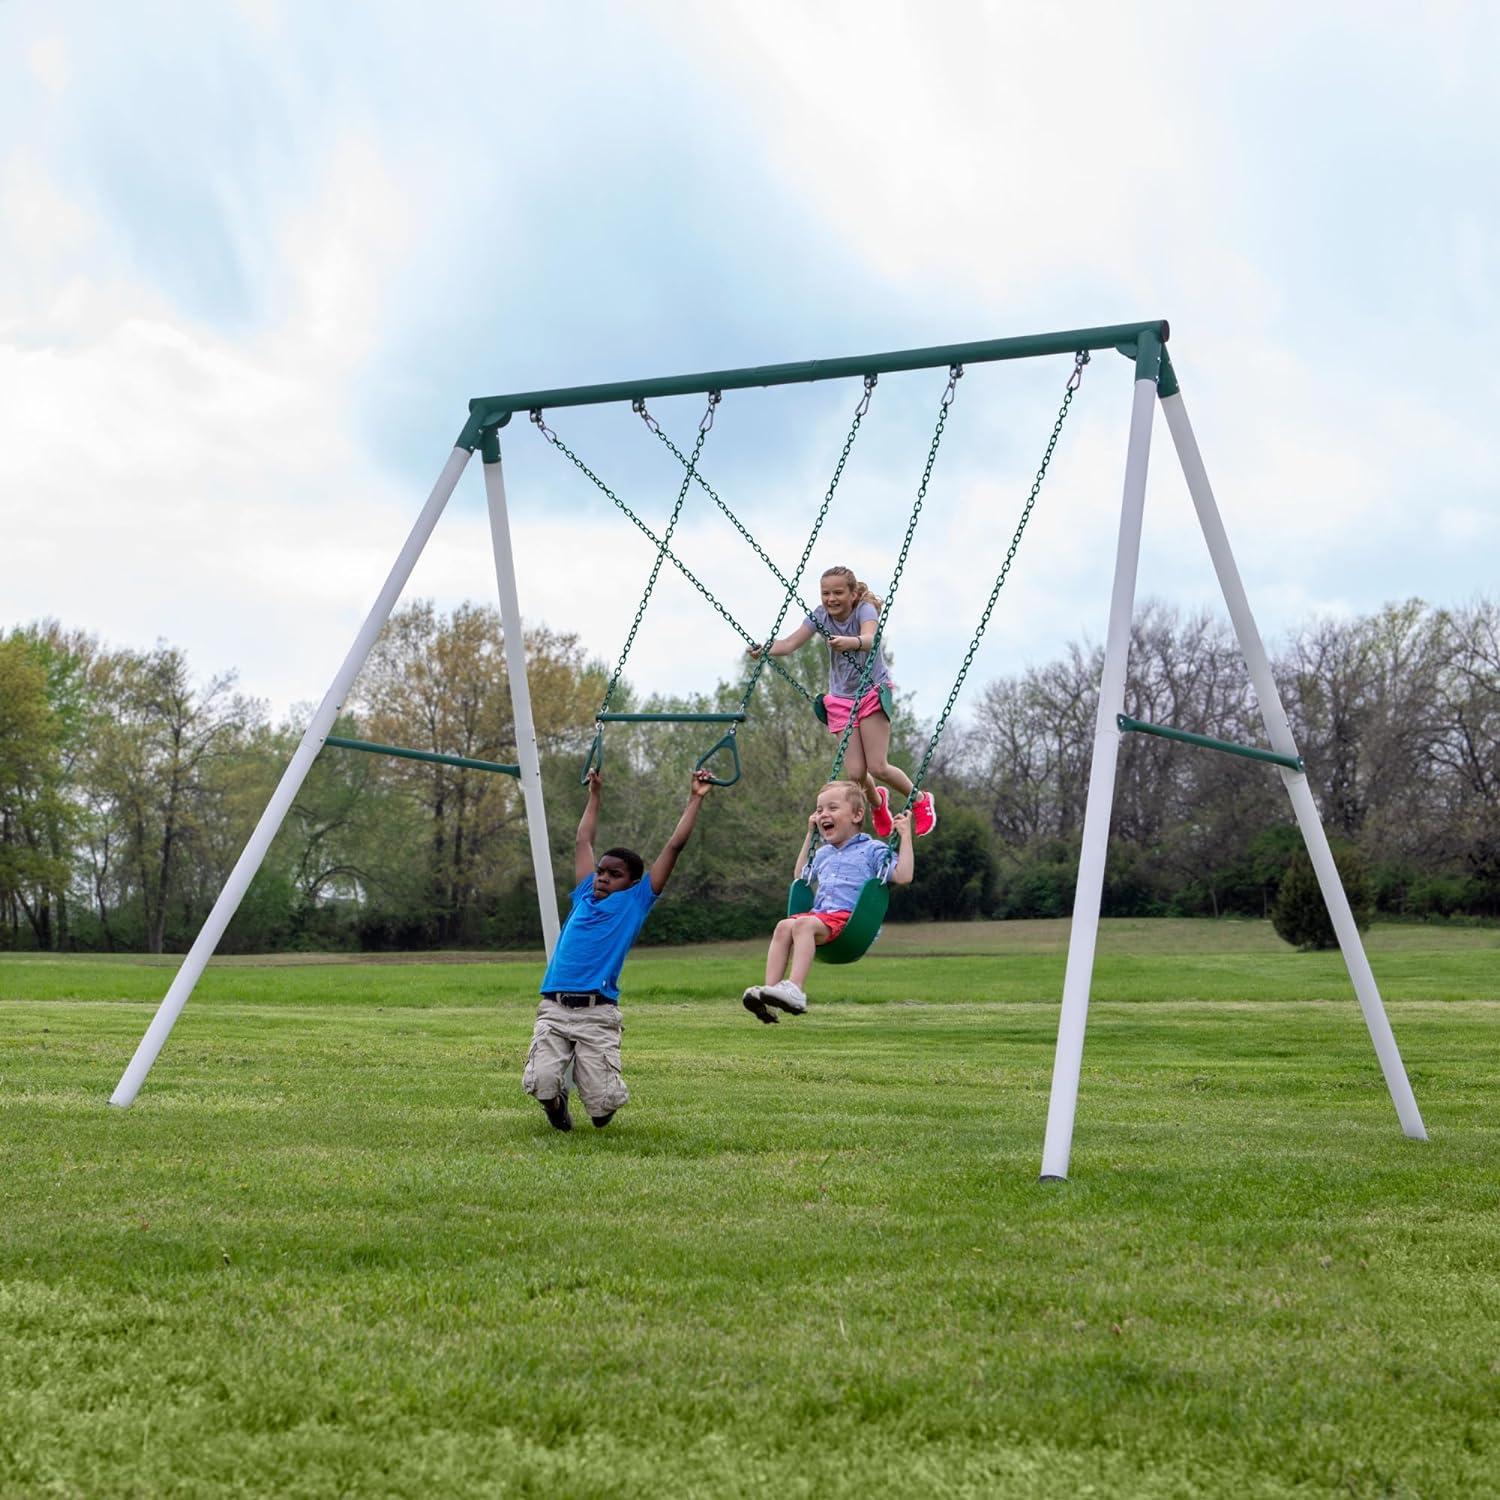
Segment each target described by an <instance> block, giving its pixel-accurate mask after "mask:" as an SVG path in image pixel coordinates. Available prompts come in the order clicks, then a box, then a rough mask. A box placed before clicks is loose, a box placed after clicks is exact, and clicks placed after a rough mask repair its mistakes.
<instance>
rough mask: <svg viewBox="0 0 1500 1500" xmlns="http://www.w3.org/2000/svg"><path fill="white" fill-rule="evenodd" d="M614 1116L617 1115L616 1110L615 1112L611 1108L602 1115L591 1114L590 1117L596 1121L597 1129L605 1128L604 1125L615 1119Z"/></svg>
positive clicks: (595, 1127)
mask: <svg viewBox="0 0 1500 1500" xmlns="http://www.w3.org/2000/svg"><path fill="white" fill-rule="evenodd" d="M614 1117H615V1112H614V1110H612V1109H611V1110H607V1111H606V1112H605V1113H604V1114H602V1115H590V1116H589V1119H591V1120H592V1121H593V1122H594V1129H595V1130H603V1129H604V1127H605V1126H606V1125H608V1124H609V1122H610V1121H611V1120H613V1119H614Z"/></svg>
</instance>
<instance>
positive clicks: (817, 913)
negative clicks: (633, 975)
mask: <svg viewBox="0 0 1500 1500" xmlns="http://www.w3.org/2000/svg"><path fill="white" fill-rule="evenodd" d="M866 806H867V804H866V802H865V794H864V792H863V790H862V789H861V788H860V786H859V785H858V783H857V782H853V781H830V782H829V783H828V785H827V786H825V787H824V788H823V790H822V791H821V792H819V793H818V801H817V805H816V806H815V807H814V809H813V813H812V816H811V817H810V818H808V820H807V837H806V838H805V839H803V840H802V848H801V849H800V850H799V851H798V854H797V863H796V866H795V868H794V873H795V876H796V878H797V879H800V880H807V881H810V882H812V883H813V884H814V885H815V886H816V887H817V891H816V894H815V895H814V897H813V905H812V910H811V911H805V912H799V913H798V914H797V915H796V916H795V917H783V918H782V919H781V921H779V922H778V923H777V924H776V930H775V932H773V933H772V934H771V946H770V949H769V950H768V952H767V953H766V982H765V983H764V984H753V985H751V986H750V988H749V989H748V990H746V991H745V995H744V1003H745V1009H746V1010H748V1011H749V1012H750V1014H751V1015H753V1016H755V1017H756V1018H757V1019H759V1020H761V1021H764V1022H765V1023H766V1025H768V1026H774V1025H775V1024H776V1017H775V1016H774V1015H772V1014H771V1011H772V1007H774V1008H775V1009H776V1010H784V1011H786V1012H788V1013H789V1014H790V1015H794V1016H800V1015H804V1014H805V1013H806V1011H807V994H806V992H805V991H804V990H803V988H802V985H803V983H804V982H805V981H806V979H807V975H808V971H809V970H810V969H811V968H812V962H813V952H814V950H815V949H817V948H818V947H820V946H821V945H822V944H823V943H831V942H832V941H833V939H834V938H836V937H837V936H838V935H839V933H840V932H842V931H843V930H844V925H845V924H846V923H847V922H848V920H849V918H850V916H851V915H852V914H853V911H854V903H855V902H856V901H858V900H859V892H860V888H861V887H862V886H863V885H864V883H865V881H867V880H883V881H886V882H887V883H889V884H892V885H906V884H907V883H908V882H909V881H910V880H911V877H912V873H913V870H914V867H915V865H914V856H913V853H912V836H911V818H912V815H911V813H910V812H904V813H900V814H898V815H897V816H896V818H895V820H894V826H895V831H896V832H897V833H898V834H899V835H900V836H901V852H900V853H899V854H895V853H892V851H891V850H890V848H889V847H888V846H887V845H885V844H883V843H881V842H880V841H879V840H878V839H872V838H871V837H870V835H869V834H867V833H866V832H865V831H864V823H865V811H866ZM815 832H816V833H819V834H821V835H822V837H823V843H822V846H821V847H820V848H819V850H818V852H817V853H816V854H815V855H813V857H812V859H811V860H809V859H808V857H807V853H808V850H809V849H810V848H811V847H812V839H813V834H814V833H815ZM783 975H785V976H786V977H785V978H783V977H782V976H783Z"/></svg>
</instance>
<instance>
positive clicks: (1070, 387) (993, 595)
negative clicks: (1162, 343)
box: [912, 349, 1089, 798]
mask: <svg viewBox="0 0 1500 1500" xmlns="http://www.w3.org/2000/svg"><path fill="white" fill-rule="evenodd" d="M1088 363H1089V352H1088V350H1087V349H1080V350H1079V351H1078V353H1077V354H1075V355H1074V356H1073V372H1072V374H1070V375H1069V376H1068V383H1067V386H1066V387H1065V388H1064V390H1063V399H1062V407H1061V409H1060V410H1059V411H1058V413H1057V420H1056V421H1055V422H1054V423H1053V424H1052V435H1051V436H1050V437H1049V438H1048V439H1047V447H1046V451H1045V452H1044V453H1043V454H1042V462H1041V466H1040V467H1039V468H1038V469H1037V471H1036V478H1035V479H1033V480H1032V482H1031V493H1030V494H1029V495H1027V497H1026V503H1025V505H1023V506H1022V507H1021V519H1020V520H1019V521H1018V522H1017V524H1016V532H1015V535H1014V536H1013V537H1011V539H1010V546H1009V547H1008V548H1007V549H1006V552H1005V561H1004V562H1003V563H1001V565H1000V574H999V576H998V577H997V578H996V579H995V586H994V588H992V589H991V590H990V597H989V602H988V603H987V604H986V605H985V606H984V613H983V614H982V615H980V617H979V626H978V628H977V629H976V630H975V632H974V638H973V640H971V641H970V642H969V649H968V651H966V652H965V653H964V659H963V665H962V666H960V667H959V669H958V677H957V678H956V679H955V681H954V683H953V688H952V690H951V691H950V692H949V694H948V701H947V703H945V704H944V705H943V711H942V713H941V714H939V715H938V721H937V726H936V727H935V728H934V729H933V731H932V738H931V739H930V740H929V741H928V744H927V753H926V754H925V755H924V756H923V757H922V764H921V765H920V766H919V767H918V768H917V774H916V775H915V776H914V777H912V797H913V798H915V796H916V793H917V790H918V788H920V787H921V785H922V780H923V778H924V777H925V776H926V775H927V768H928V766H930V765H931V764H932V757H933V755H934V754H936V752H937V746H938V741H939V740H940V739H941V738H942V737H943V730H944V728H945V727H946V726H947V723H948V718H949V715H950V714H952V712H953V705H954V704H955V703H957V702H958V694H959V690H960V689H961V688H962V687H963V685H964V678H965V677H967V676H968V674H969V668H970V666H972V665H973V662H974V657H975V655H976V653H977V652H978V650H979V642H980V640H981V639H982V637H983V636H984V632H985V629H986V628H987V627H988V625H989V623H990V615H991V614H992V613H993V612H994V609H995V601H996V600H997V599H999V597H1000V590H1001V589H1002V588H1004V587H1005V579H1006V576H1007V575H1008V574H1009V572H1010V565H1011V564H1012V563H1013V562H1014V561H1015V559H1016V552H1017V551H1018V550H1019V548H1020V546H1021V536H1022V534H1023V533H1024V532H1025V530H1026V523H1027V522H1028V521H1029V520H1030V519H1031V512H1032V510H1033V508H1034V507H1035V505H1036V501H1037V496H1038V494H1040V493H1041V488H1042V481H1043V480H1044V479H1046V477H1047V465H1048V464H1050V463H1051V462H1052V453H1053V450H1054V449H1055V448H1056V447H1057V440H1058V438H1059V437H1060V436H1061V434H1062V430H1063V423H1064V422H1066V421H1067V419H1068V408H1069V407H1070V406H1072V404H1073V393H1074V392H1075V391H1076V390H1077V389H1078V387H1079V386H1080V385H1081V384H1082V383H1083V367H1084V366H1085V365H1086V364H1088Z"/></svg>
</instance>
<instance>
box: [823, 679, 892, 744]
mask: <svg viewBox="0 0 1500 1500" xmlns="http://www.w3.org/2000/svg"><path fill="white" fill-rule="evenodd" d="M853 702H854V700H853V699H852V698H837V697H835V696H834V695H833V694H832V693H824V694H823V711H824V713H826V714H827V715H828V732H829V734H842V733H843V732H844V727H845V725H847V724H848V722H849V709H850V706H851V705H852V704H853ZM880 711H881V708H880V689H879V688H871V689H870V690H869V692H867V693H866V694H865V695H864V697H863V698H861V699H860V700H859V712H858V713H857V714H855V716H854V722H855V723H856V724H857V723H859V721H860V720H861V719H868V718H869V717H870V715H871V714H873V713H879V712H880Z"/></svg>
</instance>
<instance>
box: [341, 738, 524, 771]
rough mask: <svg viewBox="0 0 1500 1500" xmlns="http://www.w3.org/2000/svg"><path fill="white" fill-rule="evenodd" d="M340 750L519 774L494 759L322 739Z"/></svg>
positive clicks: (467, 768) (512, 768)
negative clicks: (479, 758) (475, 758)
mask: <svg viewBox="0 0 1500 1500" xmlns="http://www.w3.org/2000/svg"><path fill="white" fill-rule="evenodd" d="M323 743H324V744H325V745H334V746H336V747H337V748H338V749H340V750H363V751H365V752H367V753H368V754H370V755H395V756H398V757H399V758H400V759H401V760H430V761H435V762H436V763H437V764H438V765H440V766H461V767H462V768H463V769H464V770H466V771H496V772H498V773H499V774H500V775H501V776H514V777H516V779H517V780H519V779H520V776H521V768H520V766H502V765H501V764H500V762H499V761H495V760H472V759H470V757H469V756H467V755H440V754H439V753H438V752H437V751H436V750H403V749H402V748H401V747H400V746H399V745H377V744H376V743H375V742H374V741H373V740H346V739H342V738H340V737H339V736H338V735H336V734H330V735H329V736H328V738H327V739H325V740H324V741H323Z"/></svg>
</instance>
